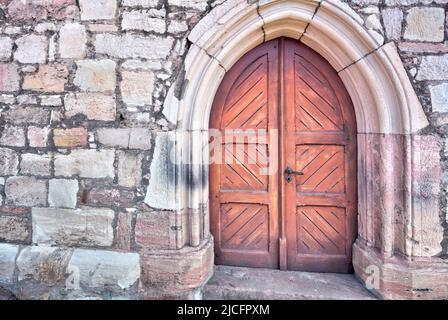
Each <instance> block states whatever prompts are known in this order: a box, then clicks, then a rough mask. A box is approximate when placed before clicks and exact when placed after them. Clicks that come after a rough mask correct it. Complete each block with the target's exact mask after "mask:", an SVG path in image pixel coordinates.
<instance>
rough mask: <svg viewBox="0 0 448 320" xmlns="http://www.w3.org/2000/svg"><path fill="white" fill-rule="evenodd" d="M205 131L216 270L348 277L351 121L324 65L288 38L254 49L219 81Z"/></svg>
mask: <svg viewBox="0 0 448 320" xmlns="http://www.w3.org/2000/svg"><path fill="white" fill-rule="evenodd" d="M210 128H211V129H212V130H213V129H217V131H218V132H219V137H218V138H216V137H214V139H219V143H218V144H215V145H219V146H220V150H221V151H220V160H222V161H214V163H212V164H211V165H210V176H209V179H210V210H211V211H210V219H211V232H212V234H213V236H214V239H215V261H216V263H217V264H227V265H237V266H249V267H268V268H280V269H288V270H302V271H315V272H350V271H351V270H352V265H351V262H352V255H351V250H352V249H351V248H352V244H353V242H354V240H355V238H356V218H357V212H356V207H357V194H356V191H357V183H356V176H357V154H356V145H357V142H356V120H355V113H354V110H353V106H352V102H351V100H350V97H349V95H348V93H347V91H346V89H345V87H344V85H343V84H342V81H341V80H340V78H339V76H338V74H337V72H336V71H335V70H334V69H333V68H332V67H331V66H330V64H329V63H328V62H327V61H326V60H325V59H324V58H322V57H321V56H320V55H319V54H318V53H316V52H315V51H313V50H312V49H310V48H308V47H307V46H305V45H304V44H302V43H300V42H298V41H296V40H293V39H289V38H278V39H274V40H271V41H269V42H266V43H263V44H261V45H259V46H258V47H256V48H254V49H252V50H251V51H250V52H248V53H247V54H246V55H244V56H243V57H242V58H241V59H240V60H239V61H238V62H237V63H236V64H235V65H234V66H233V67H232V68H231V69H230V70H229V71H228V72H227V74H226V76H225V77H224V79H223V81H222V83H221V85H220V87H219V89H218V91H217V94H216V96H215V100H214V103H213V107H212V112H211V117H210ZM242 135H243V136H242ZM213 152H216V151H215V150H212V153H213ZM215 156H216V155H215ZM215 160H216V159H215Z"/></svg>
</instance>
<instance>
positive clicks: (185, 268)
mask: <svg viewBox="0 0 448 320" xmlns="http://www.w3.org/2000/svg"><path fill="white" fill-rule="evenodd" d="M140 259H141V268H142V274H141V278H140V290H139V296H140V298H141V299H200V298H201V289H202V287H203V285H204V284H205V283H206V282H207V281H208V279H209V278H210V277H211V276H212V274H213V267H214V251H213V238H212V237H209V238H208V239H205V240H204V241H203V242H202V243H201V244H200V245H199V246H198V247H185V248H182V249H180V250H158V251H148V252H145V253H140Z"/></svg>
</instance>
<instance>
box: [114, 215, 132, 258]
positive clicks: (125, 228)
mask: <svg viewBox="0 0 448 320" xmlns="http://www.w3.org/2000/svg"><path fill="white" fill-rule="evenodd" d="M132 217H133V215H132V213H130V212H119V213H118V217H117V234H116V237H115V238H116V241H117V248H118V249H122V250H130V249H131V234H132Z"/></svg>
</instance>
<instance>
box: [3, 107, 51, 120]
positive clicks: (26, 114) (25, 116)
mask: <svg viewBox="0 0 448 320" xmlns="http://www.w3.org/2000/svg"><path fill="white" fill-rule="evenodd" d="M3 115H4V118H5V120H6V122H9V123H11V124H16V125H21V124H36V125H45V124H47V122H48V120H49V118H50V111H49V110H46V109H43V108H35V107H23V106H18V105H14V106H11V107H10V109H9V110H8V111H5V112H3Z"/></svg>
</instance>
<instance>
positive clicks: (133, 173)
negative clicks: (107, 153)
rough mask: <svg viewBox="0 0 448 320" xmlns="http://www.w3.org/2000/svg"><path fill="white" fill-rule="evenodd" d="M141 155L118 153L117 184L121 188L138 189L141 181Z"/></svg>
mask: <svg viewBox="0 0 448 320" xmlns="http://www.w3.org/2000/svg"><path fill="white" fill-rule="evenodd" d="M142 160H143V156H142V155H141V154H132V153H130V152H124V151H119V152H118V184H119V185H121V186H123V187H129V188H132V187H138V186H139V185H140V184H141V179H142Z"/></svg>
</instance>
